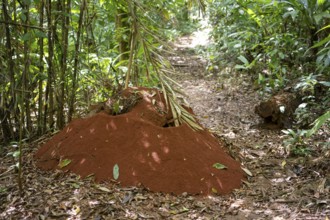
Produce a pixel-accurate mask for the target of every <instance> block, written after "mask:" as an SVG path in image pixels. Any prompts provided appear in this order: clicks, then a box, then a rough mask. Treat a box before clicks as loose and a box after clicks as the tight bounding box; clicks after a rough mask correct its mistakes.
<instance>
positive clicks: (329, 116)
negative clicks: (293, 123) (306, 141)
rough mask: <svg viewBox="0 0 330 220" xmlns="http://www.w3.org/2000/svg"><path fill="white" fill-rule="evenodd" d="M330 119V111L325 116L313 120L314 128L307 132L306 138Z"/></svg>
mask: <svg viewBox="0 0 330 220" xmlns="http://www.w3.org/2000/svg"><path fill="white" fill-rule="evenodd" d="M328 119H330V111H327V112H326V113H325V114H323V115H321V116H320V117H319V118H318V119H316V120H315V122H314V126H313V127H312V128H311V129H310V130H308V131H307V137H310V136H312V135H313V134H315V132H316V131H317V130H318V129H319V128H320V127H321V126H322V125H323V124H324V123H325V122H326V121H327V120H328Z"/></svg>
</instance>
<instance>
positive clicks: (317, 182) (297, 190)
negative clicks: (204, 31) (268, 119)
mask: <svg viewBox="0 0 330 220" xmlns="http://www.w3.org/2000/svg"><path fill="white" fill-rule="evenodd" d="M195 37H196V36H195ZM198 37H200V36H198ZM194 41H195V38H194V35H193V36H191V37H183V38H181V39H180V40H179V41H177V42H176V44H175V46H176V50H177V55H176V56H177V57H170V60H171V61H172V62H173V64H174V66H175V67H176V69H177V70H178V72H179V73H178V75H174V76H172V77H173V78H174V79H175V80H176V81H177V82H179V83H180V84H181V85H182V88H183V90H184V91H185V93H186V94H187V95H188V100H189V103H191V107H192V108H193V110H194V112H195V113H196V114H197V115H198V116H199V120H200V121H201V123H202V124H203V125H204V126H205V127H206V128H208V129H209V130H210V131H212V132H213V133H215V134H217V135H218V137H219V138H220V139H221V140H223V141H224V143H226V144H227V147H228V149H229V151H230V152H231V155H232V156H233V157H234V158H237V159H239V160H240V161H241V162H242V164H243V165H244V166H245V167H248V169H249V170H248V172H249V171H250V172H251V176H250V177H249V180H248V183H246V185H245V186H244V187H243V188H242V189H240V190H238V191H237V192H236V193H235V196H236V201H234V202H233V203H231V205H230V208H229V210H227V211H228V212H227V213H226V214H225V215H224V216H225V217H226V219H297V218H298V219H299V218H301V219H319V218H322V217H321V216H323V218H324V217H325V216H326V215H328V216H329V214H330V212H329V210H330V200H329V195H328V194H327V193H328V192H329V189H330V179H329V174H328V175H327V174H326V172H327V170H329V169H328V168H326V166H327V162H326V161H325V162H320V163H319V164H318V163H313V162H310V161H308V158H290V157H287V155H286V152H285V146H284V145H283V133H282V132H281V130H280V129H278V128H274V127H272V126H271V125H266V124H263V120H261V118H260V117H259V116H258V115H256V114H255V113H254V107H255V106H256V105H257V104H258V103H259V102H260V101H261V97H260V96H259V95H258V93H257V91H255V90H253V82H252V81H251V80H250V79H249V76H247V75H244V74H240V73H237V72H235V71H233V70H230V69H229V70H228V69H226V68H224V69H223V70H220V71H219V73H217V74H212V75H210V74H208V73H207V72H206V64H207V61H206V60H205V59H203V57H200V56H197V55H196V54H194V53H193V50H192V49H191V47H190V45H192V42H194ZM328 162H329V161H328ZM328 165H329V163H328ZM313 170H320V172H319V173H317V172H314V171H313ZM326 182H327V184H325V183H326ZM326 210H328V211H326ZM231 211H233V212H231Z"/></svg>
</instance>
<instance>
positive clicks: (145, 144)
mask: <svg viewBox="0 0 330 220" xmlns="http://www.w3.org/2000/svg"><path fill="white" fill-rule="evenodd" d="M141 142H142V144H143V146H144V147H145V148H149V147H150V145H151V144H150V142H148V141H146V140H141Z"/></svg>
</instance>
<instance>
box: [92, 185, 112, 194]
mask: <svg viewBox="0 0 330 220" xmlns="http://www.w3.org/2000/svg"><path fill="white" fill-rule="evenodd" d="M95 187H96V188H97V189H99V190H101V191H103V192H107V193H111V192H112V191H111V190H110V189H108V188H106V187H104V186H99V185H96V186H95Z"/></svg>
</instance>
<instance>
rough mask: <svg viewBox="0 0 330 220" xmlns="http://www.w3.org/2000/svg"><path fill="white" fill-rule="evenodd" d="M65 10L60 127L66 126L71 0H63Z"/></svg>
mask: <svg viewBox="0 0 330 220" xmlns="http://www.w3.org/2000/svg"><path fill="white" fill-rule="evenodd" d="M62 5H63V9H62V10H63V11H65V12H66V15H65V16H64V17H63V19H62V48H63V49H62V57H61V60H60V66H61V75H60V91H59V99H58V115H57V127H58V128H59V129H61V128H63V127H64V124H65V120H64V101H65V85H66V83H65V76H66V72H67V57H68V34H69V30H68V27H69V24H70V13H71V0H67V1H65V0H63V1H62Z"/></svg>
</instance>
